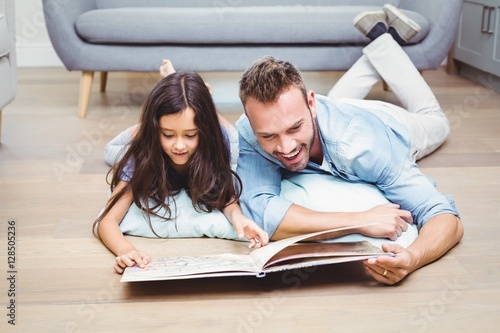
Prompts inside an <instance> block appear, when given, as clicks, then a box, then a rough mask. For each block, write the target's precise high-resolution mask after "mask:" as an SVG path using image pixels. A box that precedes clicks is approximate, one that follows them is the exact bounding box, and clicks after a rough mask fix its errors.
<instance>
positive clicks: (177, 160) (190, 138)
mask: <svg viewBox="0 0 500 333" xmlns="http://www.w3.org/2000/svg"><path fill="white" fill-rule="evenodd" d="M194 116H195V113H194V111H193V109H191V108H189V107H188V108H186V109H185V110H183V111H181V112H178V113H175V114H171V115H165V116H162V117H161V118H160V122H159V123H160V142H161V147H162V149H163V151H164V152H165V153H166V154H167V155H168V157H170V159H171V160H172V162H173V164H174V165H173V166H174V168H175V169H176V170H177V172H179V173H181V172H183V171H184V170H185V169H186V167H187V162H188V160H189V158H190V157H191V156H192V155H193V154H194V153H195V151H196V149H197V148H198V143H199V133H198V128H197V127H196V125H195V124H194Z"/></svg>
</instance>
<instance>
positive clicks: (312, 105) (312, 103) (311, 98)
mask: <svg viewBox="0 0 500 333" xmlns="http://www.w3.org/2000/svg"><path fill="white" fill-rule="evenodd" d="M307 106H308V107H309V110H311V115H312V116H313V118H316V95H315V94H314V91H312V90H309V92H308V93H307Z"/></svg>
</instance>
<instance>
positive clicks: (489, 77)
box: [458, 62, 500, 93]
mask: <svg viewBox="0 0 500 333" xmlns="http://www.w3.org/2000/svg"><path fill="white" fill-rule="evenodd" d="M458 74H460V75H461V76H463V77H465V78H467V79H469V80H471V81H474V82H477V83H479V84H482V85H483V86H485V87H486V88H489V89H491V90H493V91H495V92H497V93H500V77H498V76H496V75H493V74H491V73H487V72H484V71H482V70H480V69H477V68H475V67H472V66H470V65H468V64H465V63H462V62H458Z"/></svg>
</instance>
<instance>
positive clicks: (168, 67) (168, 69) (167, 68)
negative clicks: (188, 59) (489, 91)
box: [160, 59, 175, 77]
mask: <svg viewBox="0 0 500 333" xmlns="http://www.w3.org/2000/svg"><path fill="white" fill-rule="evenodd" d="M172 73H175V68H174V65H172V63H171V62H170V60H168V59H163V62H162V64H161V66H160V75H161V76H162V77H165V76H167V75H170V74H172Z"/></svg>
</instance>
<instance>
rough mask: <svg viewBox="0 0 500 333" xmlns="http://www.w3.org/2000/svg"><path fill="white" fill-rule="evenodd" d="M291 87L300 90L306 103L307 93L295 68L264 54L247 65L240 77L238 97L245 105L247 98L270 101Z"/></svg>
mask: <svg viewBox="0 0 500 333" xmlns="http://www.w3.org/2000/svg"><path fill="white" fill-rule="evenodd" d="M291 87H296V88H298V89H300V90H301V92H302V94H303V95H304V100H305V101H306V103H307V93H306V88H305V84H304V81H303V80H302V76H301V74H300V72H299V70H298V69H297V68H295V66H293V65H292V64H291V63H289V62H287V61H281V60H277V59H275V58H273V57H271V56H266V57H264V58H262V59H259V60H257V61H256V62H255V63H254V64H253V65H252V66H251V67H249V68H248V69H247V70H246V71H245V72H244V73H243V75H242V77H241V79H240V99H241V102H242V103H243V106H244V107H245V105H246V102H247V100H248V98H253V99H255V100H257V101H258V102H261V103H271V102H275V101H276V100H278V97H279V96H280V95H281V94H282V93H283V92H284V91H285V90H288V89H289V88H291Z"/></svg>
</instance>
